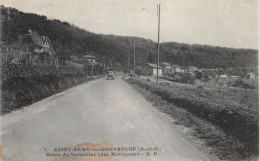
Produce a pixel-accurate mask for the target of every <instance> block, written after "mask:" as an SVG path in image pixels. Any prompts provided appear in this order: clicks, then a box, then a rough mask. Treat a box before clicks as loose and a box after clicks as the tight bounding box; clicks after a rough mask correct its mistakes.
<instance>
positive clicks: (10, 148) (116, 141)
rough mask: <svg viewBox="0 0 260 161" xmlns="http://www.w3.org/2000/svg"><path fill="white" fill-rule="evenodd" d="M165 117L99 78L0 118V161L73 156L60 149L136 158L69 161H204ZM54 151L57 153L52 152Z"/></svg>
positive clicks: (121, 85)
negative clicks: (114, 151)
mask: <svg viewBox="0 0 260 161" xmlns="http://www.w3.org/2000/svg"><path fill="white" fill-rule="evenodd" d="M167 117H168V116H166V115H164V114H162V113H160V112H159V111H158V110H157V109H156V108H154V107H152V105H151V104H150V103H149V102H147V101H146V100H145V99H144V98H143V97H142V96H141V95H140V94H139V93H137V92H136V91H134V89H133V88H132V87H131V86H129V85H128V84H127V83H125V82H124V81H122V80H121V79H120V78H118V77H117V78H116V79H115V80H105V79H99V80H95V81H92V82H88V83H86V84H83V85H80V86H78V87H75V88H72V89H70V90H68V91H65V92H62V93H59V94H57V95H54V96H52V97H49V98H47V99H45V100H42V101H40V102H38V103H35V104H33V105H31V106H28V107H26V108H24V109H23V110H19V111H15V112H12V113H10V114H6V115H4V116H2V119H1V124H2V128H1V145H2V150H3V152H2V153H4V156H3V154H2V155H1V156H2V160H7V159H8V158H11V159H12V160H26V161H29V160H41V161H47V160H55V159H56V160H69V159H71V157H67V158H64V157H62V156H47V155H46V154H47V153H49V154H57V153H59V154H63V153H66V154H69V155H72V154H71V153H76V151H72V152H71V151H65V152H64V149H61V148H63V147H72V148H75V147H79V148H83V147H88V148H97V149H102V148H104V147H136V150H133V151H127V152H126V151H122V152H123V153H128V154H129V153H131V154H133V155H139V157H138V156H124V157H123V156H108V157H98V156H96V157H90V156H80V157H74V159H73V160H142V161H143V160H149V161H150V160H156V161H175V160H176V161H181V160H187V161H193V160H194V161H195V160H200V161H201V160H209V159H208V158H207V157H206V156H205V155H204V154H202V153H201V152H199V151H198V150H197V149H196V148H194V147H193V146H192V145H191V144H190V143H188V142H187V141H186V140H185V139H183V138H182V137H181V136H180V135H179V134H178V133H177V132H176V131H175V130H174V128H172V127H171V126H170V123H169V119H168V118H167ZM54 148H60V149H59V150H61V152H53V151H54V150H55V149H54ZM141 148H143V149H146V151H140V150H142V149H141ZM149 148H152V150H151V149H150V150H149ZM156 148H158V149H156ZM0 150H1V149H0ZM56 150H57V149H56ZM77 152H78V151H77ZM83 152H84V154H86V153H87V152H86V151H83ZM83 152H81V153H82V154H83ZM106 152H107V151H106ZM116 152H118V151H116ZM147 152H148V153H149V154H150V155H148V156H147V154H148V153H147ZM99 153H100V152H98V153H97V152H96V153H95V154H96V155H98V154H99ZM107 153H108V154H109V155H110V154H111V152H107ZM0 154H1V153H0Z"/></svg>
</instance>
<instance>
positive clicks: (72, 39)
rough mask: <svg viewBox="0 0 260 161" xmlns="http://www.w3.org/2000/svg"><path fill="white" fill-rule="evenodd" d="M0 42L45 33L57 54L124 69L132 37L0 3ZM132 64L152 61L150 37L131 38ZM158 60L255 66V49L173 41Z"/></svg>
mask: <svg viewBox="0 0 260 161" xmlns="http://www.w3.org/2000/svg"><path fill="white" fill-rule="evenodd" d="M1 16H2V17H1V24H2V34H1V41H2V42H1V44H3V45H1V46H2V47H5V46H8V45H10V44H13V43H14V42H16V41H17V39H18V37H19V36H20V35H23V34H25V33H26V32H27V31H28V29H29V28H30V29H31V30H36V31H37V32H38V33H39V34H40V35H46V36H48V37H49V39H50V41H51V43H52V46H53V48H54V51H55V52H56V54H57V56H58V57H61V58H63V59H66V60H70V59H71V56H74V57H75V56H76V57H78V58H80V57H81V56H83V55H86V54H94V55H95V56H96V57H97V58H98V60H99V62H102V63H105V64H106V65H107V66H109V67H114V68H117V69H122V70H123V69H127V67H128V59H129V60H130V64H131V66H132V65H133V61H132V60H133V42H134V37H123V36H114V35H101V34H94V33H91V32H88V31H86V30H83V29H80V28H78V27H76V26H74V25H71V24H69V23H68V22H61V21H59V20H56V19H48V18H47V17H46V16H40V15H37V14H33V13H23V12H21V11H18V10H17V9H14V8H5V7H4V6H1ZM135 43H136V44H135V46H136V60H137V62H136V64H137V65H140V66H142V65H144V64H145V63H147V62H150V63H153V62H156V52H157V50H156V48H157V43H156V42H154V41H152V40H147V39H143V38H137V37H136V38H135ZM160 52H161V55H160V59H161V61H165V62H169V63H173V64H177V65H179V66H182V67H184V66H190V65H193V66H196V67H199V68H229V67H244V66H257V63H258V62H257V52H258V51H257V50H253V49H233V48H225V47H215V46H207V45H189V44H181V43H176V42H168V43H162V44H161V45H160Z"/></svg>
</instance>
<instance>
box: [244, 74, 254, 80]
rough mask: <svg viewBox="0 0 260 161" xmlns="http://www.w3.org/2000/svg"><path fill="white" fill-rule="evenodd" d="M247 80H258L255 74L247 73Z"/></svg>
mask: <svg viewBox="0 0 260 161" xmlns="http://www.w3.org/2000/svg"><path fill="white" fill-rule="evenodd" d="M246 78H247V79H255V78H256V75H255V74H254V73H247V74H246Z"/></svg>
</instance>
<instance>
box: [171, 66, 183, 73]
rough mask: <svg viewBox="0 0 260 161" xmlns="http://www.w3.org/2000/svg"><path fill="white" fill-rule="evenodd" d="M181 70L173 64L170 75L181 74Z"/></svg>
mask: <svg viewBox="0 0 260 161" xmlns="http://www.w3.org/2000/svg"><path fill="white" fill-rule="evenodd" d="M181 72H182V69H181V67H180V66H178V65H175V64H173V65H172V73H181Z"/></svg>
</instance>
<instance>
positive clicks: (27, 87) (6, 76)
mask: <svg viewBox="0 0 260 161" xmlns="http://www.w3.org/2000/svg"><path fill="white" fill-rule="evenodd" d="M90 80H91V78H90V77H87V76H86V75H85V73H84V72H83V71H82V70H77V69H71V68H69V67H63V68H61V67H60V68H59V69H55V68H53V67H39V66H28V65H27V66H25V65H22V66H21V65H20V66H19V65H10V64H9V65H3V66H2V73H1V99H2V100H1V105H2V107H1V114H2V115H3V114H6V113H8V112H11V111H13V110H17V109H20V108H22V107H24V106H27V105H30V104H32V103H34V102H37V101H39V100H41V99H43V98H46V97H49V96H51V95H53V94H56V93H58V92H61V91H64V90H66V89H68V88H70V87H73V86H75V85H79V84H82V83H84V82H87V81H90Z"/></svg>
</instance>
